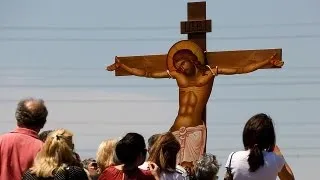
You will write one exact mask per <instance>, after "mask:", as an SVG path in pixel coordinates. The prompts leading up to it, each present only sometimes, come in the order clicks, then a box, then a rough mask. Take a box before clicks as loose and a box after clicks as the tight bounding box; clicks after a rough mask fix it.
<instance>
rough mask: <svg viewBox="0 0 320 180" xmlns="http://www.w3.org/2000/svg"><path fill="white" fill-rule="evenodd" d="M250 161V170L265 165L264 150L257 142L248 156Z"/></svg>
mask: <svg viewBox="0 0 320 180" xmlns="http://www.w3.org/2000/svg"><path fill="white" fill-rule="evenodd" d="M248 163H249V167H250V168H249V171H250V172H255V171H256V170H258V169H259V168H260V166H263V165H264V158H263V153H262V150H261V149H260V148H259V147H258V145H257V144H255V145H254V146H253V148H252V149H250V154H249V157H248Z"/></svg>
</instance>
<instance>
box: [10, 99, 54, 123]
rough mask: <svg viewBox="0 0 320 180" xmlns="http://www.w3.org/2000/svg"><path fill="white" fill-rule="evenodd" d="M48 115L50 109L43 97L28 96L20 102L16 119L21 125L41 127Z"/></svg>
mask: <svg viewBox="0 0 320 180" xmlns="http://www.w3.org/2000/svg"><path fill="white" fill-rule="evenodd" d="M47 116H48V111H47V108H46V106H45V104H44V101H43V100H42V99H35V98H27V99H23V100H21V101H20V102H19V103H18V106H17V110H16V119H17V124H18V126H19V127H25V128H30V129H41V128H43V126H44V124H45V123H46V121H47Z"/></svg>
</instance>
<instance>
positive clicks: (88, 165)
mask: <svg viewBox="0 0 320 180" xmlns="http://www.w3.org/2000/svg"><path fill="white" fill-rule="evenodd" d="M81 164H82V166H83V168H84V169H86V170H87V173H88V174H89V177H90V178H91V179H96V178H97V176H98V175H99V173H100V172H99V169H98V164H97V162H96V160H95V159H93V158H88V159H85V160H83V161H82V162H81Z"/></svg>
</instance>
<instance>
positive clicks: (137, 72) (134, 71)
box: [106, 57, 173, 78]
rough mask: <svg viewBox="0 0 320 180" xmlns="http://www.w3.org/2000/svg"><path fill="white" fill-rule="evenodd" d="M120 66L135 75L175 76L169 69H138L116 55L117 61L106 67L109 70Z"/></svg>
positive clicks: (151, 76)
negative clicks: (156, 70) (161, 70)
mask: <svg viewBox="0 0 320 180" xmlns="http://www.w3.org/2000/svg"><path fill="white" fill-rule="evenodd" d="M118 68H122V69H124V70H126V71H127V72H128V73H130V74H132V75H135V76H140V77H148V78H173V75H172V74H170V73H169V72H167V71H163V72H148V71H146V70H143V69H138V68H132V67H129V66H127V65H125V64H122V63H121V62H120V60H119V59H118V58H117V57H116V62H115V63H114V64H112V65H110V66H108V67H107V68H106V70H108V71H114V70H116V69H118Z"/></svg>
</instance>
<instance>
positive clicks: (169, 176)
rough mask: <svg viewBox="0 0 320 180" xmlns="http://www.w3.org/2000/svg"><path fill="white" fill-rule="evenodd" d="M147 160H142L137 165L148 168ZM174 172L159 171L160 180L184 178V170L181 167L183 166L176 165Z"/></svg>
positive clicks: (180, 179)
mask: <svg viewBox="0 0 320 180" xmlns="http://www.w3.org/2000/svg"><path fill="white" fill-rule="evenodd" d="M148 164H149V163H148V162H147V161H146V162H144V163H143V164H142V165H140V166H139V168H140V169H142V170H148ZM176 168H177V169H176V172H172V173H167V172H161V173H160V179H161V180H186V179H187V177H186V171H185V170H184V169H183V167H181V166H179V165H177V167H176Z"/></svg>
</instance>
